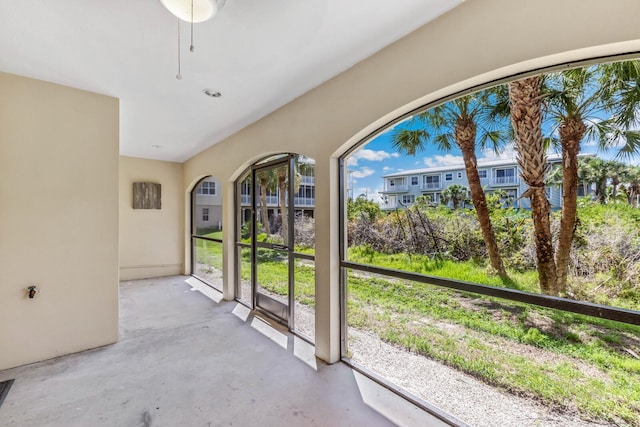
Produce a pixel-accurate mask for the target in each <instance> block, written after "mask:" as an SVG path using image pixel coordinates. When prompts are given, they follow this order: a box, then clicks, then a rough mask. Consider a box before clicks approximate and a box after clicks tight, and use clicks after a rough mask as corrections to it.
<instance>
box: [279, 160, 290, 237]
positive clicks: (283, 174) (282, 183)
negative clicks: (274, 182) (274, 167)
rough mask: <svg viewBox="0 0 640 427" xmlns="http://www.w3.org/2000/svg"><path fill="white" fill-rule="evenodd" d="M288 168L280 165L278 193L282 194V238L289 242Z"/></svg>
mask: <svg viewBox="0 0 640 427" xmlns="http://www.w3.org/2000/svg"><path fill="white" fill-rule="evenodd" d="M287 170H288V168H286V167H284V166H283V167H280V168H279V169H278V190H279V191H278V193H279V196H280V219H281V221H282V226H281V228H280V232H281V234H282V239H283V240H284V242H285V243H287V244H288V241H287V239H288V228H289V227H288V222H287V220H288V217H287V202H286V193H287Z"/></svg>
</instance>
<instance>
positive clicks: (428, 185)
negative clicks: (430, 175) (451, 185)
mask: <svg viewBox="0 0 640 427" xmlns="http://www.w3.org/2000/svg"><path fill="white" fill-rule="evenodd" d="M441 188H442V183H440V182H423V183H422V186H421V187H420V189H421V190H422V191H427V190H439V189H441Z"/></svg>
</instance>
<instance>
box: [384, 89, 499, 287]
mask: <svg viewBox="0 0 640 427" xmlns="http://www.w3.org/2000/svg"><path fill="white" fill-rule="evenodd" d="M494 100H495V93H494V92H492V91H491V90H483V91H480V92H476V93H473V94H470V95H465V96H462V97H460V98H456V99H454V100H452V101H449V102H446V103H444V104H441V105H438V106H436V107H433V108H431V109H429V110H427V111H425V112H423V113H420V114H418V115H416V116H413V118H412V119H411V120H410V121H409V123H408V125H409V126H410V128H406V127H405V128H402V129H397V130H396V131H394V132H393V134H392V143H393V146H394V147H395V148H396V149H397V150H398V151H400V152H402V153H405V154H408V155H415V154H416V152H417V151H421V150H422V149H423V148H424V146H425V144H427V143H428V142H431V143H433V144H435V145H436V146H437V147H438V148H439V149H440V150H443V151H450V150H451V149H452V147H453V146H454V145H455V146H457V147H458V148H459V149H460V152H461V153H462V158H463V160H464V165H465V169H466V172H467V180H468V182H469V189H470V192H471V200H472V202H473V206H474V208H475V211H476V215H477V216H478V222H479V223H480V228H481V230H482V237H483V239H484V242H485V246H486V248H487V253H488V255H489V260H490V262H491V266H492V267H493V269H495V270H496V272H497V273H498V275H499V276H500V277H501V278H503V279H508V275H507V272H506V270H505V268H504V264H503V262H502V258H501V256H500V252H499V249H498V244H497V242H496V237H495V233H494V231H493V227H492V224H491V218H490V216H489V209H488V208H487V200H486V197H485V194H484V190H483V188H482V185H481V183H480V176H479V175H478V167H477V164H478V161H477V159H476V147H477V146H479V147H480V148H483V149H484V148H486V147H487V146H489V145H490V146H491V148H493V149H494V150H496V151H497V150H498V149H499V148H500V145H501V144H502V143H503V142H504V140H503V133H502V132H500V130H499V129H497V128H491V126H492V125H495V124H496V123H495V122H494V121H491V120H487V119H488V118H489V112H490V109H491V105H492V102H493V101H494ZM411 127H413V129H412V128H411Z"/></svg>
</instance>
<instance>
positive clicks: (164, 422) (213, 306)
mask: <svg viewBox="0 0 640 427" xmlns="http://www.w3.org/2000/svg"><path fill="white" fill-rule="evenodd" d="M120 289H121V290H120V317H121V327H120V341H119V342H118V343H116V344H113V345H110V346H107V347H102V348H99V349H94V350H90V351H85V352H82V353H77V354H73V355H69V356H64V357H59V358H56V359H52V360H49V361H45V362H40V363H35V364H32V365H27V366H22V367H19V368H14V369H9V370H5V371H0V381H4V380H7V379H11V378H15V380H16V381H15V383H14V384H13V387H12V388H11V391H10V392H9V394H8V396H7V398H6V400H5V402H4V404H3V405H2V407H1V408H0V426H20V427H26V426H38V427H41V426H64V427H71V426H82V427H84V426H92V427H93V426H145V427H148V426H253V425H257V426H367V427H369V426H386V425H407V426H414V425H415V426H443V425H445V424H444V423H443V422H442V421H440V420H438V419H436V418H434V417H433V416H432V415H430V414H428V413H426V412H425V411H423V410H421V409H419V408H417V407H415V406H413V405H411V404H409V403H408V402H407V401H405V400H403V399H401V398H399V397H398V396H397V395H395V394H393V393H391V392H389V391H388V390H386V389H385V388H383V387H380V386H379V385H377V384H376V383H374V382H372V381H370V380H368V379H367V378H366V377H364V376H362V375H360V374H358V373H356V372H354V371H352V370H351V369H349V367H347V366H346V365H344V364H342V363H336V364H334V365H325V364H323V363H321V362H319V361H316V359H315V357H313V347H311V346H310V345H308V344H307V343H306V342H304V341H302V340H300V339H298V338H296V337H294V336H292V335H290V334H288V333H287V332H286V331H284V330H283V329H282V328H281V327H279V326H277V325H274V324H273V322H270V321H269V320H268V319H264V318H261V317H260V316H258V315H254V313H250V312H249V311H248V310H246V309H245V308H244V307H243V306H241V305H238V304H237V303H236V302H227V301H222V302H220V295H219V294H218V293H217V292H215V291H212V290H211V289H210V288H207V287H206V286H202V285H201V284H200V283H199V282H197V281H196V280H195V279H192V278H187V277H182V276H180V277H167V278H158V279H149V280H139V281H133V282H123V283H122V284H121V286H120ZM216 301H218V302H216Z"/></svg>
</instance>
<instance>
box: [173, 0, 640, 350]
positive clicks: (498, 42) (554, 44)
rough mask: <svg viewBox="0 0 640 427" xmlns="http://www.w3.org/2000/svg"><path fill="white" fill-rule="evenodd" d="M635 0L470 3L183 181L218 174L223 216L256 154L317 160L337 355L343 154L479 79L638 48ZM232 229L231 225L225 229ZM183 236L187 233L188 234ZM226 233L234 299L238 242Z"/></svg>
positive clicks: (293, 106) (219, 149)
mask: <svg viewBox="0 0 640 427" xmlns="http://www.w3.org/2000/svg"><path fill="white" fill-rule="evenodd" d="M638 16H640V2H638V1H636V0H614V1H606V2H605V1H601V0H563V1H556V0H537V1H535V2H534V1H528V2H525V1H513V0H469V1H467V2H465V3H464V4H462V5H461V6H459V7H457V8H456V9H454V10H452V11H451V12H449V13H448V14H446V15H444V16H442V17H441V18H439V19H438V20H436V21H434V22H432V23H429V24H427V25H426V26H424V27H423V28H421V29H419V30H417V31H415V32H413V33H411V34H410V35H408V36H407V37H405V38H403V39H401V40H399V41H398V42H396V43H395V44H393V45H391V46H389V47H387V48H385V49H383V50H382V51H380V52H378V53H377V54H376V55H374V56H372V57H370V58H369V59H367V60H365V61H363V62H361V63H359V64H357V65H356V66H354V67H352V68H351V69H349V70H347V71H346V72H344V73H342V74H340V75H338V76H337V77H335V78H333V79H332V80H330V81H328V82H326V83H325V84H323V85H321V86H319V87H317V88H316V89H314V90H312V91H310V92H308V93H307V94H305V95H303V96H301V97H300V98H298V99H296V100H294V101H293V102H291V103H289V104H288V105H285V106H284V107H282V108H280V109H279V110H277V111H275V112H274V113H272V114H270V115H269V116H267V117H265V118H263V119H262V120H259V121H258V122H256V123H254V124H253V125H251V126H248V127H246V128H245V129H243V130H242V131H240V132H238V133H236V134H234V135H232V136H231V137H229V138H228V139H226V140H225V141H222V142H221V143H219V144H216V145H215V146H213V147H211V148H209V149H207V150H205V151H204V152H202V153H200V154H199V155H197V156H195V157H193V158H191V159H190V160H188V161H187V162H186V163H185V167H184V182H185V186H187V185H189V183H191V182H193V180H194V179H196V177H198V176H202V175H204V174H207V173H210V172H209V171H211V170H216V174H215V175H216V178H218V179H219V180H221V181H222V182H223V183H224V182H225V181H226V182H227V184H225V189H226V190H227V191H226V194H225V208H224V214H225V217H224V219H223V221H224V223H225V224H228V225H230V224H231V221H230V220H231V219H232V218H233V216H232V214H233V208H232V206H233V202H232V197H233V196H232V195H233V191H232V189H233V187H232V186H231V184H230V182H232V181H233V180H234V179H235V177H236V176H237V174H238V173H239V172H240V171H241V170H242V169H244V168H245V167H246V166H247V165H249V164H250V163H251V162H253V161H254V160H256V159H258V158H260V157H263V156H265V155H267V154H269V153H275V152H295V153H301V154H304V155H306V156H309V157H312V158H314V159H315V160H316V206H317V208H316V230H323V232H322V233H316V270H317V273H316V294H317V301H316V331H317V332H316V354H317V355H318V356H319V357H321V358H322V359H324V360H328V361H335V360H337V359H338V357H339V315H338V309H339V304H338V303H339V292H338V290H339V289H338V203H337V202H338V193H337V190H338V188H337V173H338V166H337V160H336V159H337V157H338V156H339V155H340V154H341V153H342V152H343V151H344V150H345V149H346V148H347V147H350V146H352V145H353V144H355V143H356V142H357V141H359V140H360V139H361V138H363V137H365V136H366V135H367V134H369V133H370V132H371V131H373V130H375V129H376V128H378V127H379V126H381V125H383V124H384V123H387V122H388V121H389V120H391V119H392V118H395V117H397V116H399V115H400V114H402V113H405V112H408V111H410V110H411V109H412V108H415V107H417V106H420V105H424V104H425V103H427V102H429V101H433V100H436V99H439V98H440V97H443V96H446V95H449V94H453V93H455V92H457V91H459V90H462V89H465V88H469V87H471V86H473V85H476V84H482V83H486V82H490V81H492V80H493V79H498V78H503V77H506V76H510V75H513V74H516V73H519V72H526V71H529V70H533V69H535V68H538V67H544V66H551V65H556V64H559V63H562V62H566V61H570V60H579V59H586V58H592V57H597V56H601V55H611V54H618V53H624V52H632V51H640V26H639V25H638ZM225 230H227V231H228V230H230V227H228V226H227V227H226V229H225ZM185 238H186V234H185ZM231 238H232V235H231V233H228V234H225V256H226V262H225V269H226V270H225V278H226V288H225V289H226V291H225V294H226V295H227V296H229V295H231V293H232V291H231V289H232V286H233V283H232V279H233V274H231V271H232V267H233V259H232V256H233V250H232V249H233V244H232V243H233V242H232V240H231Z"/></svg>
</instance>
